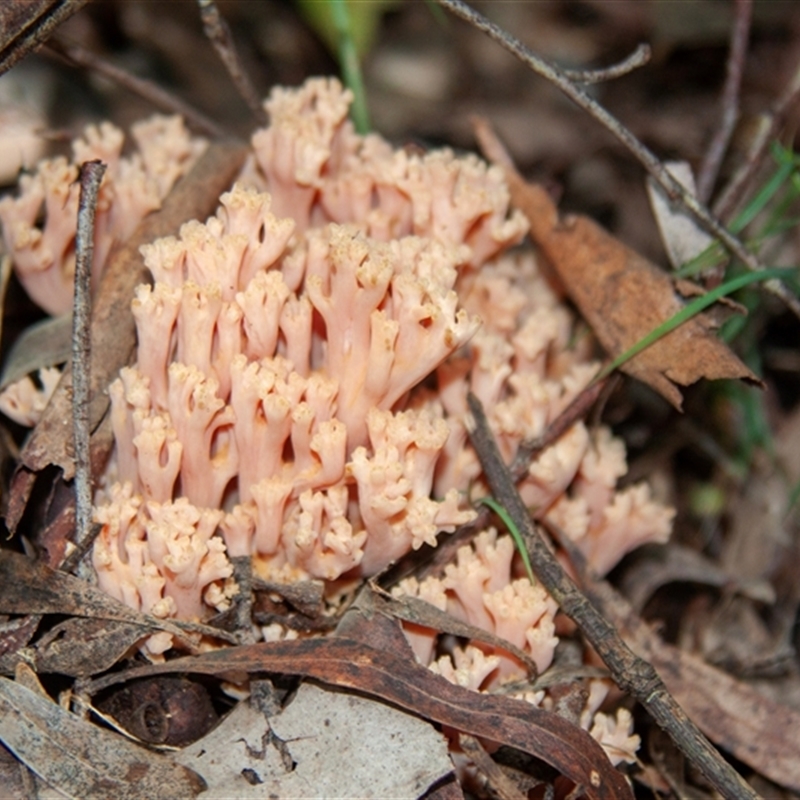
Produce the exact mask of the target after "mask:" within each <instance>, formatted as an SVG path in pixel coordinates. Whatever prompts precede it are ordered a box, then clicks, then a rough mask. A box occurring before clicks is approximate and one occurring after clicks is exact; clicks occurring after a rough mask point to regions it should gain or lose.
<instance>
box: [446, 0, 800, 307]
mask: <svg viewBox="0 0 800 800" xmlns="http://www.w3.org/2000/svg"><path fill="white" fill-rule="evenodd" d="M437 2H439V3H440V4H441V5H443V6H444V7H445V8H447V9H449V10H450V11H451V12H452V13H454V14H455V15H456V16H458V17H460V18H461V19H463V20H465V21H466V22H468V23H469V24H470V25H472V26H473V27H475V28H477V29H478V30H480V31H483V32H484V33H485V34H487V35H488V36H489V37H490V38H492V39H494V40H495V41H496V42H497V43H498V44H500V45H501V46H502V47H504V48H505V49H506V50H508V51H509V52H510V53H512V54H513V55H514V56H516V57H517V58H518V59H519V60H520V61H522V62H523V63H524V64H526V65H527V66H528V67H530V68H531V69H532V70H533V71H534V72H536V73H537V74H538V75H541V76H542V77H543V78H545V79H546V80H548V81H550V82H551V83H552V84H553V85H554V86H556V87H557V88H558V89H560V90H561V91H562V92H563V93H564V94H565V95H566V96H567V97H569V98H570V100H572V101H573V102H574V103H576V104H577V105H578V106H580V107H581V108H582V109H584V111H586V112H587V113H588V114H590V115H591V116H592V117H594V118H595V119H596V120H597V121H598V122H600V124H601V125H603V126H604V127H605V128H606V129H607V130H608V131H609V132H610V133H611V134H612V135H613V136H614V137H615V138H616V139H618V140H619V141H620V142H621V143H622V144H623V145H624V146H625V147H626V148H627V149H628V150H629V151H630V152H631V153H632V154H633V155H634V156H635V157H636V158H637V159H638V160H639V162H640V163H641V164H642V165H643V166H644V168H645V169H646V170H647V171H648V172H649V173H650V174H651V175H652V176H653V179H654V180H655V181H656V182H657V183H658V185H659V186H661V188H662V189H663V190H664V191H665V192H666V194H667V197H669V198H670V200H673V201H676V200H677V201H680V202H681V204H682V205H683V206H684V207H685V208H686V210H687V211H688V212H689V213H690V214H691V215H692V216H693V217H694V218H695V219H696V220H697V222H698V224H699V225H700V226H701V227H702V228H703V229H704V230H706V231H707V232H708V233H709V234H711V236H713V237H714V238H716V239H719V241H720V242H722V244H723V245H724V246H725V247H726V248H727V249H728V250H729V251H730V252H731V253H733V254H734V255H735V256H736V257H737V258H738V259H739V260H740V261H741V262H742V263H743V264H744V265H745V266H746V267H747V268H748V269H750V270H752V271H754V272H756V271H760V270H763V269H764V265H763V264H761V262H760V261H759V260H758V258H756V256H755V255H754V254H753V253H751V252H750V251H749V250H748V249H747V248H746V247H745V245H744V244H743V243H742V242H741V241H740V240H739V239H738V238H737V237H736V236H734V235H733V234H732V233H731V232H730V231H729V230H728V229H727V228H726V227H725V226H724V225H723V224H722V223H721V222H720V221H719V220H718V219H717V218H716V217H714V216H713V214H711V212H710V211H709V210H708V209H707V208H706V206H705V205H703V204H702V203H701V202H700V201H699V200H698V199H697V198H696V197H695V196H694V195H693V194H692V193H691V192H689V191H688V190H687V189H686V188H685V187H684V186H682V185H681V184H680V183H679V182H678V181H677V180H675V178H674V177H673V176H672V175H671V174H670V173H669V171H668V170H667V169H666V167H665V166H664V165H663V164H662V163H661V161H660V160H659V159H658V158H657V157H656V156H655V154H654V153H653V152H652V151H650V150H649V149H648V148H647V147H645V145H644V144H642V142H640V141H639V140H638V139H637V138H636V136H634V135H633V133H632V132H631V131H630V130H628V128H626V127H625V126H624V125H623V124H622V123H621V122H620V121H619V120H618V119H617V118H616V117H614V116H613V115H612V114H610V113H609V112H608V111H607V110H606V109H605V108H604V107H603V106H602V105H600V103H598V102H597V101H596V100H595V99H594V98H592V97H590V96H589V95H588V94H587V93H586V92H584V91H583V89H581V88H580V86H578V85H577V84H576V83H575V82H574V81H572V80H570V79H569V77H568V76H567V75H566V74H565V73H564V72H563V71H562V70H561V69H559V68H558V67H555V66H553V65H552V64H550V63H548V62H547V61H545V60H544V59H542V58H540V57H539V56H537V55H536V54H535V53H534V52H533V51H532V50H530V49H529V48H528V47H526V46H525V45H524V44H522V42H520V41H519V40H518V39H516V38H514V37H513V36H512V35H511V34H510V33H508V32H507V31H505V30H503V29H502V28H500V27H499V26H498V25H495V24H494V23H493V22H491V21H490V20H488V19H487V18H486V17H484V16H483V15H482V14H479V13H478V12H477V11H475V10H474V9H473V8H471V7H470V6H469V5H467V4H466V3H463V2H462V1H461V0H437ZM764 287H765V288H766V289H768V290H769V291H770V292H772V293H773V294H775V295H776V296H778V297H780V298H781V300H783V302H784V303H786V305H787V306H788V307H789V308H790V309H791V310H792V311H793V312H794V314H795V315H796V316H797V317H798V318H800V300H798V298H797V297H795V296H794V295H793V294H792V293H791V292H790V291H789V290H788V289H787V288H786V287H785V286H784V285H783V284H782V283H781V282H780V281H776V280H771V281H765V283H764Z"/></svg>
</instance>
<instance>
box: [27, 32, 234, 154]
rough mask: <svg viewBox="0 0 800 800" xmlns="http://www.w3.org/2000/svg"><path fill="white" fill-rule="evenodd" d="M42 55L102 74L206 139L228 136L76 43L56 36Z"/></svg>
mask: <svg viewBox="0 0 800 800" xmlns="http://www.w3.org/2000/svg"><path fill="white" fill-rule="evenodd" d="M42 52H43V53H45V54H46V55H49V56H51V57H52V58H56V59H58V60H59V61H67V63H69V64H72V65H73V66H77V67H83V68H85V69H88V70H90V71H92V72H95V73H97V74H98V75H102V76H103V77H104V78H108V80H110V81H113V82H114V83H116V84H118V85H119V86H122V87H123V88H125V89H127V90H128V91H130V92H133V93H134V94H136V95H138V96H139V97H141V98H142V99H144V100H146V101H147V102H148V103H152V105H153V106H154V107H155V108H157V109H159V110H161V111H164V112H166V113H169V114H180V115H181V116H182V117H183V118H184V119H185V120H186V123H187V125H189V127H191V128H192V129H194V130H195V131H197V132H198V133H200V134H203V135H204V136H211V137H213V138H215V139H219V138H222V137H224V136H225V135H226V133H225V131H224V130H223V129H222V128H221V127H220V126H219V125H217V123H216V122H214V121H213V120H212V119H209V118H208V117H207V116H206V115H205V114H202V113H201V112H199V111H198V110H197V109H196V108H194V107H193V106H191V105H189V104H188V103H186V102H185V101H184V100H182V99H181V98H180V97H177V96H176V95H174V94H172V93H171V92H168V91H166V90H165V89H162V88H161V87H160V86H159V85H158V84H156V83H153V81H148V80H145V79H144V78H139V77H137V76H136V75H131V73H130V72H127V71H126V70H124V69H121V68H120V67H118V66H116V65H115V64H112V63H111V62H110V61H108V60H106V59H105V58H102V57H101V56H98V55H96V54H95V53H92V52H91V51H90V50H87V49H86V48H85V47H81V46H80V45H77V44H68V43H67V42H64V41H61V40H60V39H59V38H58V37H53V39H51V40H50V41H49V42H48V43H47V44H46V45H44V47H42Z"/></svg>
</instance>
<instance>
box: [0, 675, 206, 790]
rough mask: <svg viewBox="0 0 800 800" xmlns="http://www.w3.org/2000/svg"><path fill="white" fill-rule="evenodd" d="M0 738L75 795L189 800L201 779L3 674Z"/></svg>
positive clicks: (48, 778)
mask: <svg viewBox="0 0 800 800" xmlns="http://www.w3.org/2000/svg"><path fill="white" fill-rule="evenodd" d="M0 739H2V741H3V743H4V744H5V745H6V746H7V747H8V749H9V750H11V751H12V752H13V753H14V755H16V757H17V758H18V759H19V760H20V761H22V762H23V763H24V764H26V765H27V766H28V767H29V768H30V769H31V770H33V771H34V772H35V773H36V774H37V775H38V776H39V777H41V778H43V779H44V780H45V781H47V783H49V784H50V785H51V786H53V787H55V788H57V789H58V790H59V791H60V792H61V793H62V794H64V795H65V796H67V797H74V798H76V800H107V798H109V797H113V798H114V800H141V798H142V797H148V798H154V799H156V798H170V800H179V799H181V798H185V799H186V800H191V799H192V798H194V797H196V796H197V795H198V794H199V792H201V791H202V789H203V788H204V786H203V783H202V781H201V780H200V778H199V777H198V776H197V775H196V774H195V773H193V772H192V771H191V770H189V769H187V768H186V767H183V766H181V765H178V764H174V763H172V762H170V761H169V760H167V759H166V758H164V757H163V756H159V755H156V754H155V753H151V752H150V751H149V750H146V749H145V748H143V747H139V746H137V745H135V744H133V743H132V742H129V741H128V740H127V739H123V738H122V737H121V736H119V735H117V734H114V733H111V732H110V731H105V730H102V729H101V728H98V727H97V726H96V725H92V724H90V723H88V722H84V721H83V720H81V719H79V718H78V717H76V716H75V715H74V714H71V713H69V712H68V711H64V709H62V708H60V707H59V706H57V705H56V704H55V703H54V702H52V701H51V700H48V699H46V698H44V697H41V696H40V695H38V694H36V693H35V692H32V691H31V690H30V689H26V688H25V687H23V686H20V685H19V684H17V683H14V681H10V680H7V679H6V678H0Z"/></svg>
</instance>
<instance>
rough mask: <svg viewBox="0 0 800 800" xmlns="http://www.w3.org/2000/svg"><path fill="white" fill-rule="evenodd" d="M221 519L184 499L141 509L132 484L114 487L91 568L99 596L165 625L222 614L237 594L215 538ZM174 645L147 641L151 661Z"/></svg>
mask: <svg viewBox="0 0 800 800" xmlns="http://www.w3.org/2000/svg"><path fill="white" fill-rule="evenodd" d="M221 517H222V512H221V511H212V510H209V509H198V508H195V507H194V506H192V505H190V504H189V502H188V501H187V500H186V499H185V498H183V499H181V500H178V501H176V502H174V503H173V502H172V501H169V502H166V503H155V502H148V503H144V502H143V501H142V498H141V496H140V495H138V494H135V493H134V492H133V488H132V487H131V485H130V484H129V483H127V484H124V485H121V484H115V485H114V486H112V487H111V489H110V490H109V502H107V503H106V504H104V505H102V506H99V507H98V508H97V510H96V513H95V521H96V522H98V523H100V524H101V525H102V529H101V532H100V535H99V536H98V538H97V540H96V541H95V546H94V550H93V553H92V564H93V566H94V569H95V572H96V573H97V580H98V585H99V586H100V588H101V589H103V591H105V592H107V593H108V594H110V595H111V596H112V597H115V598H116V599H117V600H119V601H121V602H123V603H125V604H126V605H128V606H131V607H132V608H136V609H137V610H139V611H142V612H144V613H146V614H151V615H152V616H155V617H160V618H162V619H166V618H169V617H179V618H181V619H194V620H202V619H205V618H206V617H207V616H208V615H209V609H211V608H213V609H217V610H220V611H222V610H225V609H226V608H228V607H229V605H230V598H231V597H232V596H233V595H234V594H235V592H236V586H235V584H233V583H232V581H231V580H230V578H231V575H232V572H233V569H232V567H231V564H230V562H229V561H228V558H227V556H226V554H225V546H224V544H223V542H222V540H221V539H220V538H219V537H218V536H216V535H215V532H216V529H217V526H218V524H219V521H220V518H221ZM171 645H172V639H171V637H170V636H169V635H167V634H159V635H157V636H156V637H152V638H151V640H149V642H148V645H147V649H148V651H149V652H150V653H151V654H152V655H158V654H159V653H160V652H163V651H164V650H166V649H168V648H169V647H170V646H171Z"/></svg>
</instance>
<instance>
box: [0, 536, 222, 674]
mask: <svg viewBox="0 0 800 800" xmlns="http://www.w3.org/2000/svg"><path fill="white" fill-rule="evenodd" d="M0 614H68V615H71V616H75V617H86V618H93V619H100V620H106V621H117V622H120V623H124V624H125V625H126V626H129V627H127V628H121V629H118V630H116V631H115V634H114V636H115V638H113V639H112V640H111V641H109V642H106V643H105V644H98V645H97V647H99V648H100V649H99V650H97V651H96V655H97V656H99V657H100V658H99V660H98V661H96V662H95V669H94V670H91V671H92V672H95V673H96V672H97V670H98V668H102V667H101V665H102V664H103V663H106V662H107V660H108V659H110V658H112V657H113V654H114V653H119V652H120V647H122V646H124V644H125V642H126V641H127V642H130V644H128V647H129V646H131V645H132V644H134V643H135V641H136V640H137V638H143V637H145V636H148V635H150V634H151V633H154V632H155V631H157V630H164V631H167V632H169V633H171V634H172V635H173V636H176V637H178V638H179V639H181V640H183V641H185V642H189V643H191V642H192V641H194V640H195V637H194V636H193V632H194V631H202V632H204V633H206V634H209V635H212V636H215V637H217V638H220V639H223V640H225V641H229V642H235V641H236V638H235V637H234V636H233V635H231V634H227V633H225V632H224V631H220V630H217V629H212V628H208V627H207V626H204V625H199V626H198V625H193V624H191V623H190V624H189V625H188V626H187V624H185V623H181V624H180V625H179V624H176V623H175V622H172V621H170V620H157V619H155V618H154V617H149V616H147V615H145V614H141V613H140V612H138V611H135V610H134V609H132V608H129V607H128V606H125V605H123V604H122V603H119V602H118V601H116V600H114V598H113V597H111V596H110V595H107V594H106V593H105V592H101V591H100V590H99V589H98V588H97V587H95V586H90V585H89V584H88V583H85V582H84V581H81V580H79V579H78V578H75V577H74V576H72V575H67V574H66V573H63V572H57V571H55V570H52V569H50V568H49V567H47V566H46V565H45V564H42V563H39V562H35V561H32V560H31V559H29V558H26V557H25V556H23V555H20V554H18V553H12V552H10V551H8V550H0ZM136 627H138V628H139V630H140V633H139V636H138V637H137V636H136V633H135V628H136ZM78 629H80V626H79V625H78ZM69 630H75V626H74V624H73V625H72V626H68V627H67V631H69ZM86 633H87V631H86V630H84V631H83V634H84V635H85V634H86ZM116 637H121V639H118V638H116ZM131 638H132V639H133V641H131ZM91 647H92V642H91V641H90V640H88V639H87V640H86V641H84V643H83V645H78V644H76V643H73V646H72V647H69V645H68V644H62V645H61V652H62V654H63V655H64V662H63V664H61V665H59V664H58V660H57V653H58V651H57V650H54V649H53V643H52V642H50V643H48V642H47V641H46V640H45V642H43V644H42V648H41V656H42V658H43V661H42V664H41V665H40V664H39V663H38V661H37V664H36V666H37V669H38V670H39V671H44V670H52V671H59V672H60V671H61V668H60V667H63V671H64V673H65V674H68V675H71V674H75V675H77V674H85V669H87V668H89V669H91V666H90V664H89V661H90V660H91ZM125 649H127V647H126V648H125ZM37 654H39V650H38V649H33V650H31V651H30V656H31V657H34V658H35V657H36V656H37ZM13 661H14V654H13V653H10V652H9V653H6V654H5V656H3V661H2V662H0V663H2V664H3V665H5V666H9V665H12V664H13ZM111 663H113V661H112V662H111Z"/></svg>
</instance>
